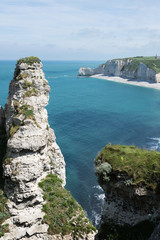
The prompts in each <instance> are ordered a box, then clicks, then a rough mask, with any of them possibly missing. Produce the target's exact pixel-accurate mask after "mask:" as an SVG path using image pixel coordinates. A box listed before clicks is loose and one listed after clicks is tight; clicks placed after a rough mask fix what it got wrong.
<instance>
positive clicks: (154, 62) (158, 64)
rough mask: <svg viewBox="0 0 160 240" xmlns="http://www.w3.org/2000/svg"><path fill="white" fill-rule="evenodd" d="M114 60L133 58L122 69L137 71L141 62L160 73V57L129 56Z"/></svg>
mask: <svg viewBox="0 0 160 240" xmlns="http://www.w3.org/2000/svg"><path fill="white" fill-rule="evenodd" d="M114 60H123V61H124V62H126V61H127V60H132V62H130V63H129V64H128V65H125V66H124V67H123V69H122V71H137V69H138V65H139V63H140V62H141V63H144V64H145V65H146V66H147V67H148V68H150V69H152V70H154V71H155V72H156V73H160V59H155V57H153V56H152V57H143V56H137V57H129V58H118V59H114Z"/></svg>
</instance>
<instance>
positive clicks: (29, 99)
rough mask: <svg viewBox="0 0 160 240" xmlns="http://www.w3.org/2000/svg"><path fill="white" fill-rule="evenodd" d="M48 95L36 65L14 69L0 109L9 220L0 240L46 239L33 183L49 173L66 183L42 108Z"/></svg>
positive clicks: (39, 197) (39, 194) (38, 193)
mask: <svg viewBox="0 0 160 240" xmlns="http://www.w3.org/2000/svg"><path fill="white" fill-rule="evenodd" d="M49 91H50V87H49V85H48V81H47V80H46V79H45V76H44V73H43V71H42V64H41V63H34V64H31V65H30V64H26V63H20V64H17V65H16V69H15V74H14V78H13V80H12V81H11V83H10V86H9V96H8V100H7V104H6V108H5V122H6V133H7V136H8V143H7V151H6V155H5V159H4V163H3V169H4V178H5V185H4V193H5V195H6V196H7V198H8V207H9V212H10V214H11V218H9V219H8V220H7V221H6V222H5V223H8V224H9V233H6V234H5V235H4V237H2V239H6V240H14V239H50V238H49V237H48V235H47V229H48V226H47V225H46V224H43V223H42V220H43V216H44V213H43V212H42V211H41V209H42V205H43V204H44V200H43V193H42V190H41V189H40V188H39V187H38V183H39V182H40V180H41V179H43V178H45V177H46V175H47V174H49V173H51V174H56V175H57V176H58V177H59V178H60V179H62V181H63V186H64V185H65V182H66V180H65V162H64V158H63V155H62V153H61V150H60V148H59V146H58V145H57V143H56V138H55V134H54V131H53V130H52V129H51V128H50V127H49V123H48V116H47V111H46V109H45V106H46V105H47V104H48V101H49Z"/></svg>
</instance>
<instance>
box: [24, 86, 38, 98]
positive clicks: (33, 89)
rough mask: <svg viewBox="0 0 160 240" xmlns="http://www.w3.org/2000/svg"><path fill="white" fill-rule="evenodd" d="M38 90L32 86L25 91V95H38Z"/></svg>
mask: <svg viewBox="0 0 160 240" xmlns="http://www.w3.org/2000/svg"><path fill="white" fill-rule="evenodd" d="M37 95H38V91H37V90H36V89H35V88H32V89H30V90H28V91H26V92H25V94H24V97H31V96H37Z"/></svg>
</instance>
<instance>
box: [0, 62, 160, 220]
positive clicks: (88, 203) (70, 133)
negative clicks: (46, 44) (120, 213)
mask: <svg viewBox="0 0 160 240" xmlns="http://www.w3.org/2000/svg"><path fill="white" fill-rule="evenodd" d="M15 63H16V61H0V105H2V106H4V104H5V103H6V100H7V95H8V86H9V82H10V80H11V79H12V78H13V73H14V68H15ZM100 63H103V61H102V62H92V61H91V62H89V61H88V62H86V61H44V62H43V70H44V72H45V74H46V79H47V80H48V81H49V85H50V86H51V93H50V102H49V105H48V106H47V110H48V115H49V123H50V126H51V127H52V128H53V129H54V130H55V133H56V137H57V142H58V144H59V146H60V148H61V150H62V152H63V155H64V158H65V161H66V172H67V185H66V188H67V189H68V190H69V191H70V192H71V193H72V195H73V196H74V197H75V198H76V200H77V201H78V202H79V203H80V204H81V205H82V207H83V208H84V210H85V212H86V214H87V215H88V216H89V218H90V219H91V220H92V222H93V223H95V224H97V222H98V220H99V216H100V212H101V206H102V202H103V199H104V194H103V191H102V190H101V189H100V187H99V186H98V184H97V179H96V176H95V174H94V158H95V157H96V155H97V153H98V152H99V151H100V150H101V149H102V148H103V147H104V146H105V145H106V144H107V143H109V142H110V143H113V144H117V143H120V144H127V145H130V144H134V145H136V146H139V147H142V148H148V149H151V150H160V90H155V89H147V88H144V87H138V86H131V85H127V84H122V83H115V82H110V81H106V80H100V79H95V78H88V77H86V78H78V77H77V73H78V69H79V68H80V67H81V66H90V67H96V66H97V65H99V64H100Z"/></svg>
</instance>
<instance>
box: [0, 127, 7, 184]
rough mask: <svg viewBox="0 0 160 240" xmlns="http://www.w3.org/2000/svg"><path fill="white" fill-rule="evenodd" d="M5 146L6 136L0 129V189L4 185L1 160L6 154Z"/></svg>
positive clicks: (3, 130)
mask: <svg viewBox="0 0 160 240" xmlns="http://www.w3.org/2000/svg"><path fill="white" fill-rule="evenodd" d="M6 146H7V136H6V132H5V129H0V188H2V187H3V185H4V178H3V167H2V163H3V158H4V156H5V154H6Z"/></svg>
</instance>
